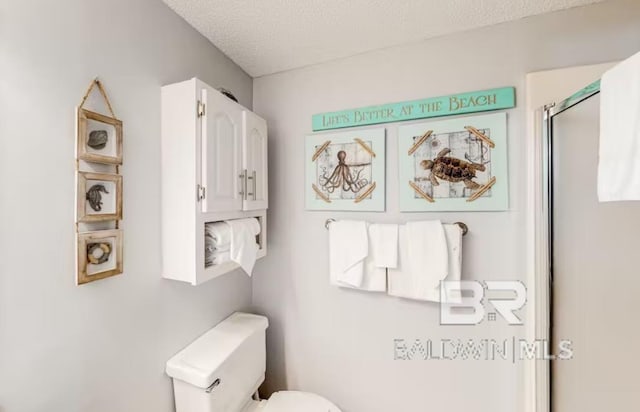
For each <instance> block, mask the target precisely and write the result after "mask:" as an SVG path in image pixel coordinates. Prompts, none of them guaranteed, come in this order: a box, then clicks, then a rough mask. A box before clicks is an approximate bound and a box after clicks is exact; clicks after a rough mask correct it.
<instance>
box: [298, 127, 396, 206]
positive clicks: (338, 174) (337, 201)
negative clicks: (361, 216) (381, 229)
mask: <svg viewBox="0 0 640 412" xmlns="http://www.w3.org/2000/svg"><path fill="white" fill-rule="evenodd" d="M305 146H306V147H305V163H306V164H305V186H306V191H305V206H306V209H307V210H343V211H372V212H383V211H384V210H385V183H386V165H385V164H386V163H385V157H386V131H385V129H384V128H377V129H357V130H348V131H341V132H337V133H332V134H312V135H308V136H307V137H306V139H305ZM341 156H342V158H341ZM361 173H362V174H361ZM334 178H335V179H334ZM347 179H353V180H351V182H350V183H349V181H348V180H347ZM356 181H357V182H356ZM345 182H347V183H345ZM345 187H346V189H345Z"/></svg>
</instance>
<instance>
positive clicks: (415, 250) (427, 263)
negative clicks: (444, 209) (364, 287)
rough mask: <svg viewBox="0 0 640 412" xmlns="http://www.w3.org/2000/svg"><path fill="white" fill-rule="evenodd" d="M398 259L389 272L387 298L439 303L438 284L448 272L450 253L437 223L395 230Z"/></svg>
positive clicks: (409, 224) (430, 222) (411, 225)
mask: <svg viewBox="0 0 640 412" xmlns="http://www.w3.org/2000/svg"><path fill="white" fill-rule="evenodd" d="M398 244H399V250H400V253H399V259H398V267H397V268H396V269H389V273H388V278H389V290H388V293H389V295H392V296H398V297H402V298H409V299H416V300H426V301H432V302H439V301H440V282H441V281H442V280H444V279H445V278H446V277H447V275H448V273H449V250H448V245H447V237H446V234H445V229H444V227H443V225H442V223H441V222H440V221H439V220H434V221H423V222H410V223H407V224H406V225H401V226H400V227H399V229H398Z"/></svg>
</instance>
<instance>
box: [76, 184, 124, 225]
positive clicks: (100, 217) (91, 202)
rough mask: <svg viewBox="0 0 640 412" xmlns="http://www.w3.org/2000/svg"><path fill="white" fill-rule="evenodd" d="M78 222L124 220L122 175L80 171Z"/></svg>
mask: <svg viewBox="0 0 640 412" xmlns="http://www.w3.org/2000/svg"><path fill="white" fill-rule="evenodd" d="M77 179H78V187H77V215H76V220H77V221H78V222H102V221H106V220H122V176H121V175H115V174H108V173H88V172H78V175H77Z"/></svg>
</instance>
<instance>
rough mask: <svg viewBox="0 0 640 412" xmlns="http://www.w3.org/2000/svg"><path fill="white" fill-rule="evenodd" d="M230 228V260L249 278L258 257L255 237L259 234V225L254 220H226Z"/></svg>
mask: <svg viewBox="0 0 640 412" xmlns="http://www.w3.org/2000/svg"><path fill="white" fill-rule="evenodd" d="M227 224H228V225H229V227H230V228H231V247H230V249H229V252H230V257H231V260H232V261H234V262H236V263H237V264H238V265H240V267H241V268H242V269H243V270H244V271H245V272H246V273H247V275H249V276H251V273H252V272H253V266H254V265H255V263H256V259H257V255H258V249H259V247H258V243H257V242H256V236H257V235H258V234H260V223H259V222H258V219H256V218H248V219H235V220H228V221H227Z"/></svg>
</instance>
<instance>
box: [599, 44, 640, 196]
mask: <svg viewBox="0 0 640 412" xmlns="http://www.w3.org/2000/svg"><path fill="white" fill-rule="evenodd" d="M598 198H599V199H600V201H601V202H611V201H618V200H640V53H637V54H636V55H634V56H632V57H631V58H629V59H627V60H625V61H623V62H622V63H620V64H618V65H617V66H615V67H614V68H612V69H611V70H609V71H608V72H606V73H605V74H604V76H602V82H601V84H600V161H599V165H598Z"/></svg>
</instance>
